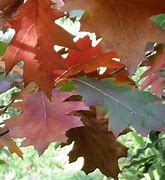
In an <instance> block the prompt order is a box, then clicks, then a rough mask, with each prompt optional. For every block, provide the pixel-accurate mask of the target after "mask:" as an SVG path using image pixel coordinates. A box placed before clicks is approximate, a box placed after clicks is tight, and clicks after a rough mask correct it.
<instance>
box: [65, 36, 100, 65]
mask: <svg viewBox="0 0 165 180" xmlns="http://www.w3.org/2000/svg"><path fill="white" fill-rule="evenodd" d="M76 44H77V46H78V48H79V50H74V49H70V50H69V51H68V57H67V58H66V59H65V65H66V67H67V68H70V67H72V66H75V65H77V64H80V63H83V62H86V61H88V60H89V59H90V58H92V57H95V56H99V55H101V54H103V51H102V49H101V46H100V45H99V44H98V45H97V46H95V47H92V41H91V40H90V38H89V36H85V37H84V38H82V39H79V40H78V41H77V42H76Z"/></svg>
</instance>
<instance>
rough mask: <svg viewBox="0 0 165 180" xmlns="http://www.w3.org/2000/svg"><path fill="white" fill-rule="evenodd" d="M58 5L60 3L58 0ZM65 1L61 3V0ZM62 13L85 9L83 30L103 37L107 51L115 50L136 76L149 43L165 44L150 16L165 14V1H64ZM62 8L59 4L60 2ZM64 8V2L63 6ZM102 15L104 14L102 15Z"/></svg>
mask: <svg viewBox="0 0 165 180" xmlns="http://www.w3.org/2000/svg"><path fill="white" fill-rule="evenodd" d="M56 1H57V2H58V0H56ZM59 1H61V0H59ZM63 2H64V3H66V4H65V5H64V7H63V8H62V10H67V11H68V10H77V9H79V10H85V11H86V12H87V13H85V14H86V15H87V17H86V18H83V21H82V29H83V30H86V31H90V32H96V33H97V34H98V35H101V37H102V38H103V45H104V47H105V49H107V48H108V49H110V50H113V51H115V52H116V53H117V54H118V55H119V56H120V57H121V60H122V62H123V63H124V64H126V65H127V66H128V67H129V71H130V73H133V72H134V71H135V69H136V67H137V65H138V64H139V62H140V61H142V60H144V58H145V54H144V49H145V46H146V43H147V42H151V41H153V42H164V41H165V32H164V30H163V29H160V27H158V26H157V25H155V24H154V23H153V22H152V21H151V19H150V17H151V16H154V15H158V14H161V13H165V3H164V0H157V1H155V0H148V1H144V0H134V1H132V0H127V1H125V0H104V2H103V1H102V0H79V1H77V0H65V1H64V0H63ZM57 6H58V3H57ZM60 6H61V3H60ZM100 12H101V15H100Z"/></svg>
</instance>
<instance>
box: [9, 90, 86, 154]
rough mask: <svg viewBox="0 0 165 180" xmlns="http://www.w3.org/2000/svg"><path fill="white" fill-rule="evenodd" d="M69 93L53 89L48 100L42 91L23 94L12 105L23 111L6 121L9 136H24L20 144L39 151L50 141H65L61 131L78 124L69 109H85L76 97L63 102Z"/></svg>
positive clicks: (77, 118) (77, 120) (78, 119)
mask: <svg viewBox="0 0 165 180" xmlns="http://www.w3.org/2000/svg"><path fill="white" fill-rule="evenodd" d="M70 95H72V94H71V93H64V92H57V91H56V90H53V92H52V99H51V101H50V100H49V99H48V98H47V97H46V96H45V95H44V94H43V93H35V94H32V95H26V96H25V97H24V98H23V102H19V103H17V104H16V105H15V107H16V108H19V109H22V110H23V113H22V114H21V115H18V116H16V117H14V118H12V119H10V120H8V121H7V122H6V126H7V127H8V129H9V130H10V134H11V135H12V137H15V138H17V137H20V138H22V137H25V138H26V139H25V140H24V141H23V143H22V145H23V146H29V145H34V147H35V149H36V150H37V151H38V152H39V154H42V153H43V152H44V150H45V149H46V148H47V147H48V145H49V144H50V143H52V142H54V141H57V142H61V141H62V142H65V141H66V139H67V138H66V136H65V131H67V130H69V129H70V128H73V127H78V126H81V125H82V123H81V121H80V118H79V117H76V116H73V115H70V114H69V113H71V112H72V111H76V110H80V109H88V108H87V107H86V106H85V105H84V104H83V102H80V101H77V102H76V101H74V102H71V101H65V102H64V100H65V99H66V98H68V97H69V96H70Z"/></svg>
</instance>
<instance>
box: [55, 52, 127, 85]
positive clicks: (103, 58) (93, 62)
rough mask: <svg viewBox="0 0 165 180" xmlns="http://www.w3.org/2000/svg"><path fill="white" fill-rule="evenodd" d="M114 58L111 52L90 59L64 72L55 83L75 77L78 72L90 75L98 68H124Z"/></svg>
mask: <svg viewBox="0 0 165 180" xmlns="http://www.w3.org/2000/svg"><path fill="white" fill-rule="evenodd" d="M116 57H117V54H116V53H115V52H113V51H110V52H107V53H102V54H100V55H98V56H94V57H91V58H89V59H88V60H86V61H84V62H80V63H79V64H77V65H75V66H73V67H71V68H69V69H68V70H66V71H65V72H64V73H63V74H62V75H61V76H59V77H58V78H57V79H56V82H58V81H60V80H61V79H66V78H69V77H72V76H73V75H76V74H78V73H80V72H84V73H85V74H87V73H90V72H92V71H95V70H96V69H97V68H99V67H108V68H109V69H120V68H124V67H125V65H124V64H122V63H120V62H118V61H115V60H113V58H116Z"/></svg>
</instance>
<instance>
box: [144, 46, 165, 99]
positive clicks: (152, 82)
mask: <svg viewBox="0 0 165 180" xmlns="http://www.w3.org/2000/svg"><path fill="white" fill-rule="evenodd" d="M154 50H155V51H156V52H157V53H156V54H155V55H153V56H151V57H149V58H148V60H146V61H144V62H142V64H145V65H148V66H150V67H149V68H148V69H147V70H146V71H145V72H144V73H143V74H142V75H141V79H143V78H145V80H144V81H143V83H142V85H141V90H144V89H145V88H147V87H149V86H151V89H150V92H152V93H154V94H156V95H157V96H159V97H160V98H161V97H162V94H163V89H164V85H165V78H164V77H163V76H162V72H161V71H162V70H163V68H165V45H163V44H159V45H157V46H156V47H155V48H154Z"/></svg>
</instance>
